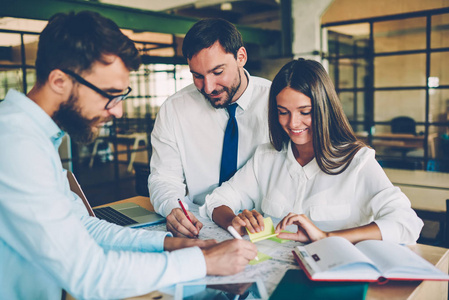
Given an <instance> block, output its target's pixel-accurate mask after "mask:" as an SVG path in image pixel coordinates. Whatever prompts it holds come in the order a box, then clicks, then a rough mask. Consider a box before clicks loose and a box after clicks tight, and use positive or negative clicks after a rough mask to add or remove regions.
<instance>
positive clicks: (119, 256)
mask: <svg viewBox="0 0 449 300" xmlns="http://www.w3.org/2000/svg"><path fill="white" fill-rule="evenodd" d="M63 136H64V133H63V132H62V131H61V130H60V129H59V128H58V126H57V125H56V124H55V123H54V122H53V120H52V119H51V118H50V117H49V116H48V115H47V114H46V113H45V112H44V111H43V110H42V109H41V108H40V107H39V106H38V105H36V103H34V102H33V101H31V100H30V99H28V98H27V97H26V96H25V95H23V94H22V93H19V92H17V91H14V90H10V91H9V92H8V94H7V95H6V98H5V100H4V101H3V102H1V103H0V145H1V147H0V166H1V167H0V299H8V300H14V299H45V300H48V299H50V300H51V299H58V300H59V299H61V292H62V289H65V290H66V291H68V292H69V293H70V294H71V295H72V296H74V297H75V298H76V299H100V298H101V299H111V298H126V297H130V296H136V295H141V294H145V293H148V292H150V291H152V290H155V289H158V288H160V287H164V286H168V285H172V284H174V283H177V282H181V281H188V280H192V279H198V278H201V277H204V276H205V275H206V264H205V261H204V256H203V254H202V252H201V250H200V249H199V248H197V247H194V248H187V249H182V250H178V251H173V252H170V253H169V252H164V251H163V245H164V239H165V237H166V236H167V234H168V233H166V232H152V231H147V230H138V229H129V228H123V227H120V226H117V225H114V224H110V223H108V222H106V221H101V220H99V219H97V218H94V217H90V216H89V215H88V212H87V210H86V208H85V206H84V204H83V202H82V200H81V199H80V198H79V197H78V196H77V195H76V194H75V193H73V192H71V191H70V187H69V183H68V180H67V173H66V171H65V170H64V169H63V168H62V165H61V160H60V157H59V154H58V151H57V149H58V147H59V145H60V143H61V139H62V137H63ZM169 235H170V234H169ZM149 252H152V253H149Z"/></svg>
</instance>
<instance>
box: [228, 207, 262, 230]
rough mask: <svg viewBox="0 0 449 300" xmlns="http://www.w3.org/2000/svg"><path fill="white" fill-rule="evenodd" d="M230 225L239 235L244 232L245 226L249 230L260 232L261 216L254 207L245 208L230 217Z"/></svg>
mask: <svg viewBox="0 0 449 300" xmlns="http://www.w3.org/2000/svg"><path fill="white" fill-rule="evenodd" d="M231 225H232V227H234V228H235V230H237V232H238V233H240V234H241V235H245V234H246V230H245V227H246V228H248V230H249V232H251V233H256V232H261V231H263V229H264V221H263V216H262V215H261V214H260V213H259V212H258V211H256V210H255V209H253V210H251V211H249V210H247V209H245V210H244V211H242V212H241V213H239V214H238V215H237V216H235V217H234V218H233V219H232V223H231Z"/></svg>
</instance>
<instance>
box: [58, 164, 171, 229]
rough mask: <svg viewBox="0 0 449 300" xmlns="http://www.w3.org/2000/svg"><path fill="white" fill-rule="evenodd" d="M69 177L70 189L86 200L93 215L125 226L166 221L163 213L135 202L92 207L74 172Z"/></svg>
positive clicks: (146, 224)
mask: <svg viewBox="0 0 449 300" xmlns="http://www.w3.org/2000/svg"><path fill="white" fill-rule="evenodd" d="M67 178H68V180H69V184H70V190H72V192H74V193H75V194H77V195H78V196H79V197H80V198H81V199H82V200H83V202H84V205H85V206H86V209H87V211H88V212H89V215H90V216H92V217H97V218H99V219H102V220H105V221H108V222H110V223H114V224H117V225H121V226H124V227H131V228H137V227H144V226H149V225H155V224H160V223H163V222H165V218H164V217H162V216H161V215H159V214H157V213H155V212H152V211H149V210H148V209H146V208H143V207H142V206H140V205H138V204H136V203H133V202H128V203H119V204H112V205H105V206H102V207H99V208H95V209H92V207H91V206H90V204H89V201H88V200H87V198H86V196H85V195H84V192H83V190H82V189H81V186H80V185H79V183H78V181H77V180H76V178H75V175H73V173H72V172H70V171H67Z"/></svg>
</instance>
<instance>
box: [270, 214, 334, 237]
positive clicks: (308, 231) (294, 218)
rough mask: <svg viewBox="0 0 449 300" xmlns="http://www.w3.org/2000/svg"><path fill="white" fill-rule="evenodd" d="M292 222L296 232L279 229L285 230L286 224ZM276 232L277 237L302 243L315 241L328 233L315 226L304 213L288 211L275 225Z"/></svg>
mask: <svg viewBox="0 0 449 300" xmlns="http://www.w3.org/2000/svg"><path fill="white" fill-rule="evenodd" d="M292 224H295V225H297V226H298V231H297V232H296V233H290V232H281V230H285V228H286V227H287V226H289V225H292ZM276 233H278V237H279V238H281V239H287V240H294V241H297V242H302V243H309V242H315V241H318V240H321V239H324V238H325V237H328V235H329V234H328V233H327V232H324V231H322V230H321V229H319V228H318V227H316V226H315V224H313V223H312V221H310V219H309V218H308V217H307V216H306V215H304V214H301V215H297V214H294V213H289V214H288V215H287V216H286V217H285V218H283V219H282V221H281V222H279V224H278V225H277V226H276Z"/></svg>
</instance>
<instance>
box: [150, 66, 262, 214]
mask: <svg viewBox="0 0 449 300" xmlns="http://www.w3.org/2000/svg"><path fill="white" fill-rule="evenodd" d="M247 75H248V78H249V82H248V86H247V88H246V90H245V92H244V93H243V94H242V96H241V97H240V98H239V99H238V100H237V103H238V107H237V110H236V119H237V123H238V129H239V144H238V158H237V168H240V167H242V166H243V165H244V164H245V163H246V161H247V160H248V159H249V158H250V157H251V156H252V155H253V153H254V151H255V149H256V147H257V146H258V145H260V144H263V143H267V142H268V141H269V136H268V120H267V116H268V94H269V90H270V85H271V83H270V81H268V80H265V79H262V78H258V77H252V76H249V74H247ZM228 119H229V115H228V113H227V111H226V109H216V108H214V107H212V105H211V104H210V103H209V101H208V100H207V99H206V98H205V97H204V96H203V95H202V94H201V93H200V92H199V91H198V90H197V89H196V87H195V86H194V85H193V84H192V85H190V86H188V87H186V88H184V89H182V90H181V91H179V92H178V93H176V94H174V95H173V96H171V97H169V98H168V99H167V100H166V101H165V102H164V103H163V105H162V106H161V109H160V111H159V113H158V115H157V118H156V122H155V125H154V129H153V132H152V134H151V143H152V146H153V154H152V157H151V163H150V168H151V173H150V177H149V180H148V182H149V190H150V199H151V202H152V203H153V206H154V209H155V210H156V211H157V212H158V213H160V214H162V215H164V216H167V215H168V214H169V213H170V212H171V211H172V209H173V208H176V207H179V204H178V202H177V199H184V197H185V196H186V195H187V198H188V200H189V201H192V202H193V203H196V204H203V203H204V198H205V196H206V195H207V194H208V193H210V192H212V191H213V190H214V189H215V188H216V187H217V186H218V181H219V177H220V162H221V152H222V147H223V138H224V132H225V129H226V124H227V122H228Z"/></svg>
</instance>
